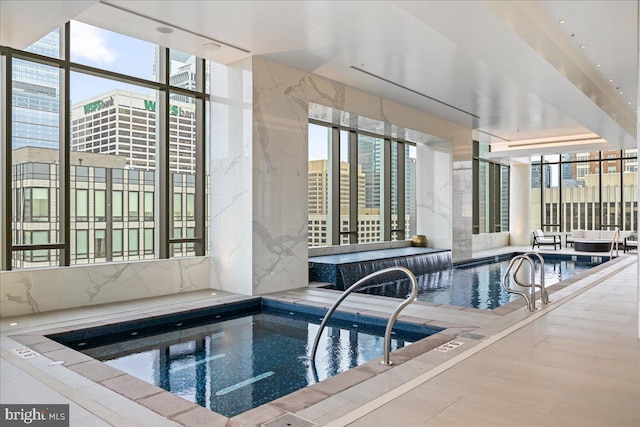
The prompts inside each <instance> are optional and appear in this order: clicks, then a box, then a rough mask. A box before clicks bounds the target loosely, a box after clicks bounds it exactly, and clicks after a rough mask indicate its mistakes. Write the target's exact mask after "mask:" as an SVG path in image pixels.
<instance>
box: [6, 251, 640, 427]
mask: <svg viewBox="0 0 640 427" xmlns="http://www.w3.org/2000/svg"><path fill="white" fill-rule="evenodd" d="M514 249H516V250H517V249H524V248H510V249H505V250H503V251H502V252H504V251H508V250H511V251H513V250H514ZM569 251H571V250H569ZM498 252H500V251H498ZM541 252H546V251H545V250H542V251H541ZM555 252H558V251H555ZM496 253H497V252H496ZM571 253H575V252H573V251H571ZM493 254H494V252H488V253H486V254H484V255H493ZM599 255H602V254H599ZM621 255H622V254H621ZM550 291H551V295H550V298H551V304H549V305H548V306H546V307H544V308H541V309H540V310H538V311H537V312H535V313H529V312H527V311H526V310H525V309H524V303H523V302H522V301H516V302H512V303H509V304H507V305H506V306H503V307H501V308H498V309H495V310H493V311H486V310H478V309H470V308H461V307H452V306H442V305H434V304H427V303H414V304H412V305H411V306H409V307H407V308H406V309H405V310H404V311H403V313H402V316H401V318H402V320H404V321H413V322H418V323H426V324H430V325H434V326H440V327H444V328H446V329H445V330H444V331H443V332H441V333H439V334H436V335H434V336H432V337H429V338H427V339H425V340H423V341H421V342H419V343H415V344H413V345H411V346H408V347H406V348H404V349H402V350H400V351H398V352H394V353H393V354H392V356H391V359H392V360H393V361H394V362H395V365H394V366H392V367H387V366H382V365H380V364H379V363H378V361H373V362H370V363H368V364H365V365H362V366H360V367H358V368H356V369H353V370H351V371H349V372H346V373H343V374H340V375H338V376H336V377H333V378H331V379H329V380H326V381H323V382H321V383H318V384H315V385H314V386H311V387H308V388H306V389H304V390H301V391H298V392H296V393H293V394H291V395H288V396H286V397H283V398H281V399H278V400H276V401H274V402H271V403H270V404H267V405H263V406H261V407H259V408H256V409H254V410H251V411H248V412H246V413H244V414H241V415H238V416H236V417H233V418H231V419H227V418H225V417H223V416H220V415H217V414H215V413H213V412H211V411H208V410H206V409H204V408H201V407H199V406H197V405H195V404H193V403H190V402H187V401H186V400H183V399H181V398H179V397H177V396H174V395H172V394H170V393H168V392H165V391H163V390H162V389H160V388H157V387H154V386H152V385H149V384H147V383H144V382H142V381H140V380H137V379H136V378H133V377H130V376H129V375H126V374H124V373H123V372H121V371H118V370H116V369H114V368H111V367H108V366H106V365H104V364H102V363H100V362H97V361H95V360H93V359H91V358H89V357H88V356H85V355H83V354H81V353H77V352H75V351H73V350H70V349H67V348H66V347H63V346H61V345H60V344H57V343H55V342H53V341H50V340H48V339H47V338H45V337H43V335H44V334H47V333H51V332H52V331H63V330H71V329H76V328H78V327H80V326H87V325H88V324H105V323H112V322H115V321H121V320H126V319H134V318H140V317H149V316H157V315H161V314H164V313H172V312H175V311H181V310H188V309H193V308H197V307H202V306H209V305H212V304H224V303H228V302H232V301H237V300H240V299H244V298H245V297H242V296H237V295H232V294H228V293H224V292H219V291H215V290H211V291H200V292H194V293H188V294H181V295H175V296H170V297H161V298H153V299H148V300H139V301H130V302H127V303H121V304H109V305H104V306H99V307H89V308H80V309H73V310H65V311H60V312H49V313H42V314H39V315H30V316H22V317H19V318H6V319H2V320H1V321H0V328H1V331H2V333H1V335H0V352H1V353H0V355H1V359H0V374H1V375H0V376H1V379H0V402H2V403H46V404H53V403H69V404H70V407H71V425H72V426H76V425H77V426H100V425H128V426H131V425H136V426H165V425H166V426H169V425H188V426H199V425H202V426H204V425H207V426H217V425H220V426H224V425H229V426H235V425H238V426H239V425H261V424H263V423H267V422H270V421H272V420H274V419H277V418H278V417H280V416H283V415H285V414H287V413H292V414H295V415H296V416H298V417H301V418H303V419H305V420H308V421H309V422H311V423H315V424H317V425H332V426H339V425H359V426H389V425H403V426H413V425H425V424H431V425H616V426H624V425H630V426H631V425H634V426H635V425H640V409H639V407H638V401H640V380H639V378H638V377H639V375H640V374H639V372H640V341H639V340H638V331H637V327H638V317H637V316H638V296H637V254H635V253H633V254H632V255H622V256H621V257H620V258H618V259H616V260H614V261H613V262H610V263H607V264H604V265H601V266H599V267H596V268H595V269H592V270H590V271H588V272H585V273H581V274H579V275H578V276H576V277H574V278H572V279H569V280H567V281H564V282H562V283H561V284H559V285H556V286H553V287H551V288H550ZM212 293H215V295H212ZM338 295H339V294H338V293H337V292H336V291H332V290H327V289H318V288H314V287H309V288H303V289H300V290H294V291H287V292H279V293H276V294H271V295H268V297H269V298H276V299H281V300H284V301H289V302H293V303H296V304H305V305H312V306H322V307H329V306H330V305H331V304H332V303H333V302H334V301H335V299H336V298H337V296H338ZM396 304H397V300H390V299H387V298H384V297H378V296H373V295H352V296H350V297H349V298H348V299H347V300H346V301H345V302H344V308H343V309H344V310H347V311H351V312H356V313H362V314H366V315H370V316H380V317H384V318H387V317H388V316H389V313H391V312H392V311H393V309H394V308H395V305H396ZM14 322H17V323H18V324H17V325H15V326H10V324H11V323H14ZM452 340H455V341H456V342H458V343H461V345H459V346H458V347H456V348H455V349H453V350H451V351H449V352H446V353H444V352H439V351H429V350H431V349H433V348H435V347H438V346H439V345H441V344H443V343H446V342H449V341H452ZM25 346H28V347H29V348H31V349H33V350H34V351H36V352H38V353H39V355H38V356H36V357H33V358H29V359H22V358H21V357H19V356H18V355H17V353H16V352H15V351H14V350H15V349H17V348H20V347H25ZM58 361H64V364H56V363H54V362H58ZM299 421H302V420H299ZM275 424H277V422H276V423H270V424H269V425H270V426H272V425H275ZM284 424H286V423H283V425H284ZM307 425H310V424H307Z"/></svg>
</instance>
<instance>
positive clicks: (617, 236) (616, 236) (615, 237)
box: [609, 227, 620, 260]
mask: <svg viewBox="0 0 640 427" xmlns="http://www.w3.org/2000/svg"><path fill="white" fill-rule="evenodd" d="M614 246H615V247H616V257H618V256H619V253H618V250H619V249H618V248H619V246H620V229H619V228H618V227H616V231H614V233H613V239H611V249H610V250H609V259H610V260H612V259H613V247H614Z"/></svg>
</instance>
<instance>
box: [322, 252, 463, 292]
mask: <svg viewBox="0 0 640 427" xmlns="http://www.w3.org/2000/svg"><path fill="white" fill-rule="evenodd" d="M451 266H452V261H451V251H442V252H433V253H425V254H418V255H409V256H400V257H394V258H383V259H374V260H369V261H360V262H354V263H349V264H340V265H338V274H337V278H336V279H337V280H336V282H335V283H334V287H335V289H339V290H346V289H347V288H349V286H351V285H353V284H354V283H355V282H357V281H358V280H360V279H362V278H363V277H365V276H367V275H369V274H371V273H374V272H376V271H379V270H382V269H383V268H389V267H406V268H408V269H409V270H411V272H412V273H413V274H414V275H416V276H420V275H423V274H425V273H433V272H436V271H442V270H448V269H450V268H451ZM403 281H407V282H408V279H407V277H406V276H405V275H404V274H402V273H400V272H391V273H389V274H385V275H382V276H379V277H377V278H374V279H372V280H371V282H370V284H372V285H373V284H380V283H388V282H398V283H402V282H403Z"/></svg>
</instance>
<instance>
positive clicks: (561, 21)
mask: <svg viewBox="0 0 640 427" xmlns="http://www.w3.org/2000/svg"><path fill="white" fill-rule="evenodd" d="M566 23H567V20H566V19H561V20H559V21H558V24H566Z"/></svg>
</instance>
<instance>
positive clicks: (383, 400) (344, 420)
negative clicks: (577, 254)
mask: <svg viewBox="0 0 640 427" xmlns="http://www.w3.org/2000/svg"><path fill="white" fill-rule="evenodd" d="M633 262H634V263H635V262H637V260H633ZM620 264H623V265H620ZM631 264H632V263H631V262H624V261H623V262H620V263H618V264H616V265H614V266H611V267H612V269H613V268H615V267H618V266H619V267H618V268H616V269H615V270H612V271H611V272H609V273H607V274H606V275H605V276H604V277H601V278H599V279H597V280H595V281H594V282H593V283H590V284H589V285H586V286H584V287H582V288H581V289H579V290H577V291H576V292H575V293H572V294H570V295H566V296H564V297H562V298H561V299H560V300H559V301H558V302H557V303H555V304H553V305H552V306H549V307H547V308H546V309H545V310H544V311H539V312H537V313H534V314H532V315H531V316H529V317H527V318H526V319H523V320H521V321H519V322H518V323H516V324H514V325H512V326H510V327H508V328H507V329H505V330H503V331H501V332H499V333H497V334H496V335H493V336H491V337H489V338H487V339H486V340H485V341H482V342H481V343H478V344H477V345H475V346H474V347H472V348H470V349H469V350H466V351H464V352H463V353H460V354H459V355H457V356H455V357H453V358H451V359H449V360H447V361H445V362H444V363H442V364H440V365H438V366H436V367H435V368H433V369H431V370H429V371H428V372H425V373H424V374H422V375H420V376H418V377H416V378H414V379H412V380H410V381H408V382H406V383H404V384H402V385H401V386H399V387H397V388H395V389H393V390H391V391H389V392H387V393H385V394H383V395H381V396H378V397H377V398H375V399H373V400H370V401H369V402H367V403H365V404H364V405H362V406H360V407H358V408H357V409H355V410H353V411H351V412H349V413H347V414H345V415H343V416H342V417H340V418H338V419H336V420H333V421H331V422H329V423H327V424H325V427H344V426H347V425H349V424H351V423H353V422H355V421H357V420H359V419H360V418H362V417H364V416H365V415H367V414H369V413H371V412H373V411H375V410H376V409H379V408H381V407H382V406H383V405H385V404H387V403H389V402H391V401H392V400H395V399H396V398H398V397H400V396H402V395H403V394H406V393H408V392H409V391H411V390H413V389H414V388H416V387H418V386H420V385H422V384H424V383H425V382H427V381H429V380H430V379H432V378H434V377H436V376H437V375H440V374H441V373H443V372H445V371H446V370H448V369H450V368H452V367H454V366H456V365H457V364H459V363H460V362H462V361H464V360H466V359H468V358H469V357H471V356H473V355H474V354H476V353H478V352H479V351H481V350H483V349H485V348H487V347H488V346H490V345H492V344H494V343H496V342H497V341H499V340H501V339H502V338H504V337H506V336H508V335H510V334H511V333H513V332H515V331H517V330H518V329H520V328H522V327H524V326H526V325H528V324H530V323H531V322H533V321H534V320H537V319H538V318H540V317H542V316H544V315H546V314H548V313H550V312H552V311H553V310H555V309H557V308H559V307H561V306H562V305H564V304H565V303H567V302H569V301H571V300H573V299H574V298H575V297H578V296H580V295H582V294H583V293H585V292H587V291H589V290H590V289H592V288H594V287H595V286H597V285H599V284H600V283H602V282H604V281H605V280H607V279H608V278H610V277H611V276H612V275H614V274H617V273H619V272H621V271H623V270H625V269H626V268H629V267H630V266H631Z"/></svg>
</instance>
